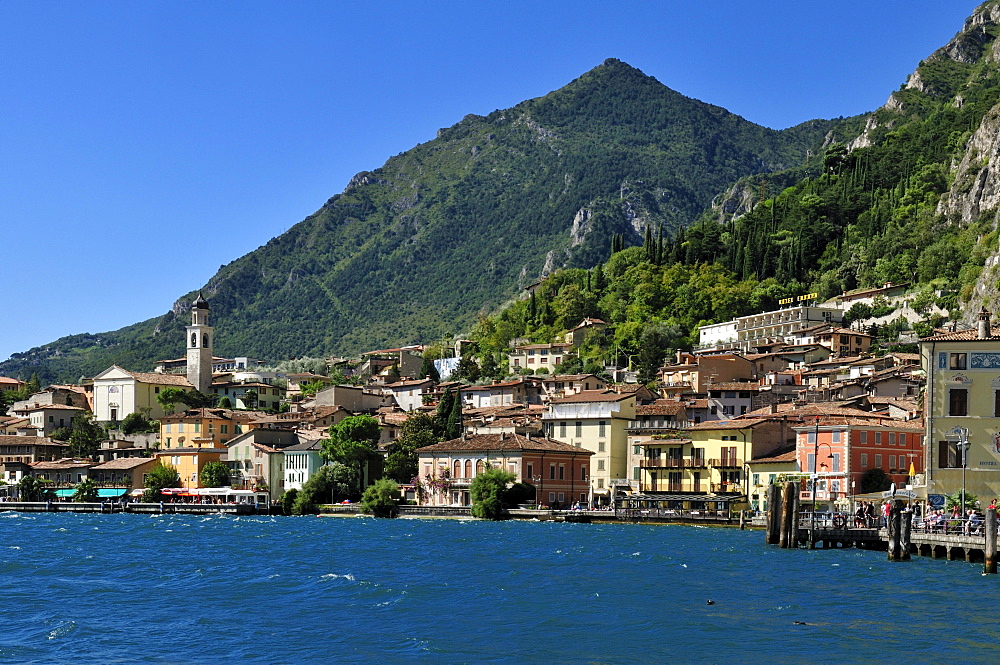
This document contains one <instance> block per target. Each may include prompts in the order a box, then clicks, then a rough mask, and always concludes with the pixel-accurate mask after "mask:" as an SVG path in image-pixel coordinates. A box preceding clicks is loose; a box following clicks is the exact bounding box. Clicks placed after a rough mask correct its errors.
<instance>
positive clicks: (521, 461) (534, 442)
mask: <svg viewBox="0 0 1000 665" xmlns="http://www.w3.org/2000/svg"><path fill="white" fill-rule="evenodd" d="M593 454H594V453H593V452H591V451H589V450H586V449H585V448H577V447H576V446H571V445H569V444H566V443H562V442H560V441H556V440H554V439H548V438H545V437H532V436H522V435H520V434H508V433H503V434H477V435H474V436H466V437H462V438H459V439H452V440H451V441H443V442H441V443H435V444H434V445H431V446H425V447H423V448H418V449H417V456H418V458H419V462H418V469H419V471H418V473H419V475H420V479H421V483H422V484H423V486H424V488H425V490H426V494H425V495H424V496H422V497H421V498H420V499H419V501H420V504H421V505H425V506H455V505H457V506H468V505H471V501H470V497H469V487H470V485H471V484H472V479H473V478H475V477H476V476H477V475H479V474H480V473H482V472H483V471H484V470H485V469H486V468H489V467H493V468H499V469H503V470H505V471H510V472H511V473H513V474H514V476H515V482H525V483H528V484H530V485H534V487H535V492H536V495H535V496H536V500H537V501H538V503H539V504H542V505H549V506H569V505H571V504H573V503H574V502H576V501H579V502H580V503H581V504H586V503H587V502H588V501H589V499H590V496H589V492H590V456H591V455H593Z"/></svg>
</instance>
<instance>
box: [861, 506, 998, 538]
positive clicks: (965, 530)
mask: <svg viewBox="0 0 1000 665" xmlns="http://www.w3.org/2000/svg"><path fill="white" fill-rule="evenodd" d="M998 501H1000V500H998V499H993V501H992V502H991V503H990V505H989V507H988V508H987V509H986V510H987V511H993V512H994V513H995V512H996V511H997V503H998ZM891 511H892V502H891V501H885V502H883V503H882V504H881V505H877V504H875V503H874V502H872V501H860V502H858V505H857V508H856V509H855V511H854V527H855V528H856V529H874V528H882V529H884V528H886V526H887V524H888V521H889V515H890V514H891ZM903 516H904V519H905V518H908V519H910V520H911V522H910V523H911V524H912V526H913V528H914V529H918V530H920V531H924V532H928V533H950V534H964V535H966V536H980V535H982V534H983V527H984V525H985V522H986V519H985V513H983V512H981V511H979V510H977V509H975V508H970V509H968V510H965V511H963V510H962V508H961V506H958V505H955V506H953V507H952V508H951V509H950V510H945V509H943V508H935V507H934V506H933V505H932V504H931V503H930V502H929V501H928V502H925V503H922V502H916V503H911V504H908V505H907V506H906V507H905V508H904V509H903Z"/></svg>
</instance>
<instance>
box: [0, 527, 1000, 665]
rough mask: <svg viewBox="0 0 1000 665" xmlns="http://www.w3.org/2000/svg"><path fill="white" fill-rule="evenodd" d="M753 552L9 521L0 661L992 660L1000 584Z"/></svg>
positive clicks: (637, 538) (748, 536) (706, 537)
mask: <svg viewBox="0 0 1000 665" xmlns="http://www.w3.org/2000/svg"><path fill="white" fill-rule="evenodd" d="M763 541H764V535H763V533H762V532H760V531H744V532H741V531H738V530H735V529H719V528H701V527H685V526H641V525H595V524H555V523H541V522H521V521H511V522H501V523H489V522H478V521H457V520H374V519H370V518H331V519H318V518H310V517H301V518H287V517H228V516H213V517H202V516H185V515H163V516H140V515H73V514H58V515H50V514H36V515H32V514H17V513H0V617H2V623H0V663H135V662H140V663H171V664H173V663H176V664H185V665H197V664H199V663H268V664H270V663H289V664H301V663H588V664H591V663H592V664H601V663H804V662H810V663H859V662H860V663H867V662H876V661H878V662H905V663H980V662H983V663H985V662H996V660H997V658H998V655H997V654H998V653H1000V651H998V647H1000V616H998V615H1000V609H998V606H1000V602H998V601H1000V577H997V576H993V577H982V576H981V575H980V572H981V564H980V565H978V566H977V565H972V564H966V563H964V562H945V561H941V560H930V559H921V558H915V559H914V560H913V561H911V562H909V563H895V564H890V563H888V562H887V561H886V560H885V553H884V552H868V551H862V550H836V551H822V550H816V551H811V552H810V551H806V550H798V551H788V550H779V549H777V548H775V547H768V546H765V545H764V544H763ZM708 599H711V600H713V601H715V602H714V604H712V605H709V604H708V603H707V600H708ZM796 621H802V622H805V623H807V624H808V625H796V624H795V622H796Z"/></svg>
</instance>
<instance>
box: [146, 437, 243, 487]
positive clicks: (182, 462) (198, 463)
mask: <svg viewBox="0 0 1000 665" xmlns="http://www.w3.org/2000/svg"><path fill="white" fill-rule="evenodd" d="M228 452H229V449H228V448H209V447H204V448H171V449H170V450H159V451H157V452H156V453H155V455H156V458H157V459H158V460H160V462H161V463H162V464H164V465H166V466H172V467H173V468H174V469H175V470H176V471H177V474H178V475H179V476H180V481H181V487H186V488H189V489H190V488H194V487H201V484H200V483H199V482H198V478H199V477H200V474H201V470H202V469H203V468H205V465H206V464H208V463H209V462H220V461H222V457H223V455H225V454H226V453H228Z"/></svg>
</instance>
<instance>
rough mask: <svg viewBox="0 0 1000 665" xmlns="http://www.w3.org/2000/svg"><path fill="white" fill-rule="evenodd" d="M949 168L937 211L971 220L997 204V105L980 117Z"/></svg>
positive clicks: (999, 154) (999, 141)
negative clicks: (962, 151) (949, 180)
mask: <svg viewBox="0 0 1000 665" xmlns="http://www.w3.org/2000/svg"><path fill="white" fill-rule="evenodd" d="M952 171H953V173H954V178H953V182H952V185H951V188H950V189H949V190H948V191H947V192H946V193H945V194H944V195H942V197H941V201H940V202H939V203H938V209H937V211H938V213H940V214H943V215H945V216H947V217H948V218H949V219H951V220H955V221H959V220H960V221H962V222H972V221H975V220H977V219H979V217H980V215H982V214H983V213H984V212H988V211H991V210H994V209H996V208H997V207H998V206H1000V104H998V105H996V106H994V107H993V108H992V109H990V110H989V111H988V112H987V114H986V115H985V116H984V117H983V121H982V122H981V123H980V125H979V127H978V129H976V131H975V132H974V133H973V134H972V136H971V137H970V138H969V141H968V143H967V144H966V150H965V154H964V155H963V156H962V159H961V161H959V162H958V163H957V164H954V165H953V166H952Z"/></svg>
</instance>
